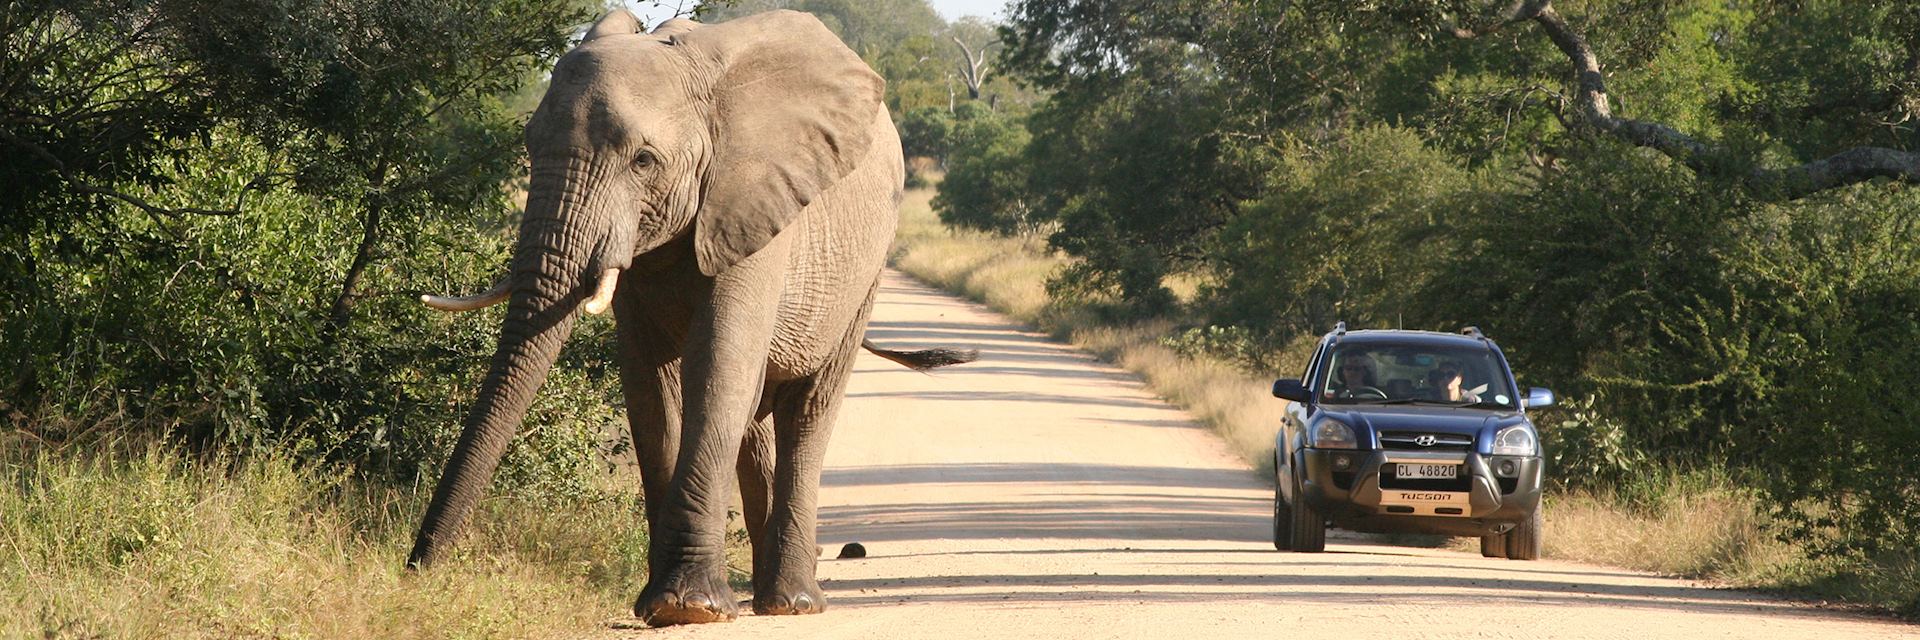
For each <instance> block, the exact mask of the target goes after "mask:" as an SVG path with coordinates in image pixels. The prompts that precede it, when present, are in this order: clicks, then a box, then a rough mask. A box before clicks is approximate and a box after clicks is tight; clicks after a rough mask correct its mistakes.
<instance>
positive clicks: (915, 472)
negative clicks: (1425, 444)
mask: <svg viewBox="0 0 1920 640" xmlns="http://www.w3.org/2000/svg"><path fill="white" fill-rule="evenodd" d="M868 336H869V337H871V338H873V340H874V341H875V342H878V343H880V344H881V345H882V346H885V347H888V348H892V349H917V348H926V347H934V346H947V347H958V348H977V349H979V350H980V353H981V357H980V360H979V362H976V363H973V364H968V365H964V366H960V367H954V368H950V369H945V370H940V371H938V372H936V373H933V374H921V373H916V372H913V371H909V370H906V369H904V368H901V367H898V366H896V365H893V364H892V363H888V362H885V361H883V360H880V359H879V358H877V357H874V356H872V355H870V354H866V353H864V352H863V353H862V354H861V355H860V357H861V360H860V362H859V365H858V369H857V372H856V373H855V375H854V379H853V382H852V385H851V388H850V389H849V390H848V393H847V396H848V400H847V403H846V405H845V406H844V408H843V409H842V411H841V414H840V419H839V422H838V425H837V426H836V427H835V433H834V434H833V443H832V445H831V447H830V448H829V453H828V457H827V468H826V471H825V475H824V477H823V479H822V486H823V488H822V492H821V513H820V544H821V546H822V547H823V548H824V549H825V553H823V554H822V556H821V560H820V565H819V566H820V568H819V575H820V579H821V583H822V587H823V588H824V589H825V590H826V593H827V598H828V605H829V609H828V611H827V612H826V613H824V614H821V615H814V616H797V617H755V616H753V615H751V613H745V614H743V615H742V616H741V618H740V619H739V620H738V621H735V622H733V623H728V624H713V625H703V626H693V627H674V628H667V629H644V630H631V631H623V632H619V633H618V634H617V635H618V636H619V637H624V638H656V637H657V638H682V637H686V638H706V637H714V638H719V637H724V638H849V639H852V638H859V639H866V638H1176V639H1180V640H1195V639H1199V638H1258V637H1276V634H1279V635H1281V636H1284V637H1290V638H1317V637H1320V638H1331V637H1339V638H1393V639H1395V640H1411V639H1416V638H1687V639H1690V640H1692V639H1699V638H1825V637H1844V638H1849V639H1850V640H1858V639H1862V638H1916V637H1920V627H1913V626H1908V625H1902V624H1898V623H1894V622H1889V621H1884V620H1878V619H1873V618H1864V617H1859V616H1852V615H1847V614H1844V613H1839V612H1834V611H1829V610H1823V609H1818V608H1814V607H1809V606H1806V605H1803V604H1798V603H1793V602H1788V601H1784V600H1778V599H1773V598H1769V597H1766V596H1761V595H1755V594H1750V593H1743V592H1736V591H1726V590H1716V589H1711V588H1706V587H1703V586H1699V585H1696V584H1693V583H1689V582H1686V581H1681V580H1673V579H1666V578H1659V577H1654V576H1650V575H1645V574H1640V573H1635V572H1632V571H1626V570H1621V569H1612V568H1606V567H1597V566H1588V565H1579V564H1571V563H1565V562H1554V561H1538V562H1516V561H1509V560H1496V559H1486V558H1481V557H1479V556H1478V555H1472V554H1464V553H1458V552H1452V551H1445V550H1437V549H1425V548H1414V547H1400V546H1389V545H1381V544H1376V543H1372V542H1369V541H1367V540H1366V539H1364V538H1360V537H1349V536H1343V535H1341V534H1340V533H1338V532H1334V534H1333V535H1332V536H1331V538H1330V540H1329V544H1328V545H1327V552H1326V553H1321V554H1296V553H1282V552H1278V551H1274V549H1273V546H1272V543H1271V540H1270V535H1271V518H1272V496H1273V490H1272V485H1271V483H1270V482H1269V481H1265V480H1263V479H1262V478H1260V477H1258V476H1257V475H1255V474H1254V473H1253V472H1252V471H1250V470H1249V469H1248V467H1247V466H1246V465H1245V464H1244V463H1242V462H1241V461H1240V460H1239V459H1238V458H1236V457H1235V456H1233V455H1232V454H1231V453H1229V452H1228V451H1227V449H1226V447H1225V445H1224V444H1222V443H1221V442H1220V441H1219V439H1218V438H1216V437H1215V436H1213V435H1212V434H1211V433H1210V432H1208V431H1207V430H1206V429H1205V428H1204V427H1202V426H1200V425H1198V424H1196V423H1194V422H1193V421H1192V420H1191V418H1189V417H1188V416H1187V415H1186V414H1184V413H1182V412H1180V411H1178V410H1176V409H1173V408H1172V407H1170V406H1168V405H1167V404H1165V403H1164V402H1162V401H1160V400H1159V399H1158V398H1156V397H1155V396H1154V395H1153V394H1151V393H1150V392H1149V391H1147V390H1146V389H1145V388H1144V387H1143V385H1142V384H1141V383H1140V381H1139V380H1138V379H1137V378H1135V377H1133V376H1131V375H1129V374H1127V373H1125V372H1123V371H1120V370H1118V369H1116V368H1114V367H1110V366H1107V365H1103V364H1100V363H1098V362H1096V361H1094V360H1093V359H1092V358H1091V357H1089V356H1087V355H1084V354H1082V353H1080V352H1077V351H1075V350H1073V349H1072V348H1070V347H1066V346H1062V345H1059V344H1056V343H1053V342H1050V341H1048V340H1047V339H1046V338H1045V337H1044V336H1042V335H1039V334H1035V333H1032V332H1030V331H1027V330H1024V329H1022V328H1020V327H1019V326H1018V325H1017V324H1015V323H1013V322H1011V321H1009V320H1007V319H1006V318H1004V317H1001V316H999V315H996V314H993V313H992V312H990V311H987V310H985V309H983V308H981V307H979V306H977V305H973V304H971V303H968V302H965V301H962V300H959V299H957V298H954V297H952V296H948V295H946V294H943V293H939V292H937V291H935V290H932V289H929V288H927V287H925V286H923V285H921V284H918V283H916V282H914V281H912V280H910V279H908V278H907V277H905V276H903V275H901V274H898V273H895V272H892V271H889V272H888V273H887V274H886V276H885V280H884V281H883V282H882V285H881V291H880V296H879V301H878V303H877V306H876V308H875V310H874V316H873V320H872V323H871V325H870V328H869V331H868ZM1547 535H1549V536H1551V535H1552V531H1551V530H1549V531H1548V532H1547ZM853 541H858V542H860V543H862V544H863V545H865V546H866V548H867V552H868V554H869V555H868V557H866V558H864V559H857V560H839V559H835V558H834V556H835V554H836V553H837V552H838V550H839V549H840V546H841V545H842V544H843V543H846V542H853ZM638 587H639V585H635V588H636V589H637V588H638ZM740 597H741V598H742V599H745V598H747V597H749V596H748V595H747V594H741V595H740ZM743 608H744V607H743ZM620 626H625V625H620Z"/></svg>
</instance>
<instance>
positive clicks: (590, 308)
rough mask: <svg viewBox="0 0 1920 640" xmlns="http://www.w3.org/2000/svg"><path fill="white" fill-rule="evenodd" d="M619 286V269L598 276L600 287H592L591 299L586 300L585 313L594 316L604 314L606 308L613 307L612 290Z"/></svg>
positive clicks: (609, 270)
mask: <svg viewBox="0 0 1920 640" xmlns="http://www.w3.org/2000/svg"><path fill="white" fill-rule="evenodd" d="M619 284H620V270H619V269H608V270H607V272H606V273H602V274H600V285H599V286H597V287H594V289H593V297H591V298H588V299H587V305H586V310H587V313H591V314H593V315H596V316H597V315H600V314H602V313H606V312H607V307H611V306H613V289H614V287H615V286H618V285H619Z"/></svg>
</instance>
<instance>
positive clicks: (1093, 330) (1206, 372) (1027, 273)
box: [894, 190, 1920, 619]
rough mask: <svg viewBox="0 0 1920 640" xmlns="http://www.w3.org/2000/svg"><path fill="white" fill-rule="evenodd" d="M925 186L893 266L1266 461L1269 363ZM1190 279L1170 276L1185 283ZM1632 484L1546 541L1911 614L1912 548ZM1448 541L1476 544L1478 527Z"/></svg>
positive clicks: (1585, 495)
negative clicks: (1811, 551)
mask: <svg viewBox="0 0 1920 640" xmlns="http://www.w3.org/2000/svg"><path fill="white" fill-rule="evenodd" d="M931 198H932V191H931V190H914V191H912V192H909V195H908V198H907V201H906V203H905V204H904V205H903V207H902V211H901V227H900V229H901V231H900V237H899V241H898V243H897V245H896V250H895V260H894V266H895V267H897V268H899V269H901V270H903V271H905V272H907V273H909V274H912V275H913V276H914V277H916V278H919V279H921V280H923V281H925V282H928V283H930V284H933V285H935V286H938V287H941V288H943V289H946V290H948V291H952V292H955V293H958V294H961V295H964V296H966V297H967V298H970V299H972V300H975V301H979V302H983V303H985V304H987V305H988V306H990V307H992V308H994V309H995V310H997V311H1000V312H1001V313H1005V314H1007V315H1009V316H1011V317H1013V318H1014V319H1016V320H1019V321H1021V322H1025V323H1027V324H1030V325H1033V326H1035V327H1038V328H1040V329H1042V330H1045V331H1047V332H1049V333H1052V334H1054V335H1056V336H1060V337H1063V338H1066V339H1068V340H1069V341H1071V342H1072V343H1073V344H1074V345H1076V346H1079V347H1081V348H1083V349H1086V350H1088V351H1090V352H1092V353H1094V354H1095V355H1097V356H1099V357H1100V358H1101V359H1103V360H1106V361H1108V362H1112V363H1115V364H1118V365H1119V366H1121V367H1123V368H1125V369H1127V370H1128V371H1131V372H1133V373H1135V374H1137V375H1139V376H1141V377H1142V378H1144V379H1145V380H1146V382H1147V384H1148V386H1149V387H1150V388H1152V389H1154V390H1155V391H1156V392H1157V393H1159V394H1160V395H1161V396H1162V397H1164V398H1166V399H1167V400H1168V401H1169V402H1171V403H1173V404H1174V405H1176V406H1179V407H1181V408H1183V409H1185V410H1187V411H1188V412H1190V413H1192V414H1193V415H1194V416H1196V417H1197V418H1199V419H1200V420H1201V421H1203V422H1204V423H1206V424H1207V425H1209V426H1210V427H1212V428H1213V430H1214V431H1216V432H1217V433H1219V434H1220V435H1221V437H1223V438H1224V439H1226V441H1227V442H1228V443H1229V444H1230V445H1231V446H1232V448H1233V449H1234V450H1235V451H1236V452H1238V453H1239V454H1240V455H1241V456H1243V457H1244V458H1245V459H1246V460H1248V462H1249V463H1251V464H1253V465H1254V466H1255V467H1256V468H1257V469H1259V470H1260V471H1261V472H1262V473H1268V472H1270V471H1271V469H1272V464H1273V462H1272V456H1273V437H1274V434H1275V433H1276V431H1278V429H1279V427H1280V420H1281V412H1282V410H1283V406H1282V404H1281V403H1280V402H1278V401H1275V400H1274V399H1273V398H1272V397H1271V396H1270V395H1269V392H1268V389H1269V384H1270V382H1271V379H1272V378H1271V377H1268V376H1264V375H1257V374H1255V373H1249V372H1247V371H1244V370H1241V369H1239V368H1237V367H1235V366H1233V365H1231V364H1228V363H1225V362H1221V361H1215V360H1210V359H1206V358H1195V357H1190V356H1187V355H1183V354H1181V353H1179V352H1176V351H1175V350H1173V349H1171V348H1168V347H1167V346H1165V345H1164V344H1163V343H1162V342H1161V340H1160V338H1161V337H1162V336H1166V335H1168V334H1169V333H1170V329H1171V328H1172V327H1171V323H1167V322H1146V323H1139V324H1132V325H1126V326H1114V325H1111V324H1106V323H1102V322H1100V321H1099V320H1098V319H1097V317H1096V315H1095V314H1091V313H1087V312H1086V310H1085V309H1075V308H1069V307H1063V305H1060V304H1055V303H1054V302H1053V301H1051V300H1049V299H1048V297H1047V293H1046V286H1045V284H1046V279H1047V278H1048V277H1049V276H1050V275H1051V274H1053V273H1054V272H1055V271H1056V270H1057V269H1059V268H1060V267H1061V266H1062V265H1065V264H1067V263H1068V258H1065V257H1062V256H1058V255H1050V254H1048V253H1047V252H1046V251H1045V249H1044V243H1042V242H1039V241H1037V240H1023V239H1012V238H1003V237H998V236H993V235H990V234H983V233H977V232H968V231H958V230H951V229H948V228H946V227H944V226H942V225H941V224H940V222H939V220H938V218H937V217H936V216H935V215H934V213H933V211H932V210H931V209H930V207H929V206H928V201H929V200H930V199H931ZM1196 284H1197V283H1195V282H1193V281H1190V280H1183V281H1179V282H1173V283H1170V286H1172V287H1173V288H1174V289H1175V290H1176V291H1178V292H1181V293H1183V294H1184V295H1183V296H1182V299H1187V298H1189V297H1190V296H1191V292H1192V291H1193V290H1195V289H1197V286H1196ZM1656 475H1657V476H1658V477H1653V478H1647V479H1644V480H1643V481H1642V485H1637V490H1636V491H1634V492H1631V493H1633V494H1634V497H1631V498H1629V497H1625V496H1624V495H1623V494H1619V493H1615V492H1555V493H1551V494H1549V496H1548V499H1547V512H1546V517H1547V525H1546V526H1547V531H1548V533H1547V546H1546V550H1545V551H1546V555H1547V556H1548V557H1552V558H1559V559H1566V560H1574V561H1580V562H1589V563H1595V564H1602V565H1611V566H1618V567H1625V568H1631V569H1638V570H1642V571H1649V572H1654V573H1659V574H1664V575H1672V576H1682V577H1689V578H1696V579H1704V580H1711V581H1714V582H1718V583H1721V584H1726V585H1729V586H1736V587H1742V588H1751V589H1762V590H1770V591H1779V592H1785V593H1788V594H1793V595H1798V596H1803V597H1816V598H1828V599H1834V600H1838V601H1843V602H1852V603H1861V604H1865V605H1867V606H1869V607H1871V608H1877V609H1892V610H1896V611H1899V612H1900V613H1901V614H1902V615H1904V616H1907V617H1909V618H1915V619H1920V595H1916V594H1915V592H1914V588H1913V585H1916V584H1920V552H1915V551H1906V552H1900V553H1891V554H1883V555H1882V556H1880V557H1877V558H1873V559H1872V560H1871V561H1861V560H1852V561H1843V560H1832V559H1827V560H1817V559H1808V558H1806V557H1804V555H1803V554H1802V553H1801V552H1800V549H1799V548H1798V545H1796V544H1793V543H1792V542H1791V541H1783V540H1781V539H1780V537H1779V535H1778V532H1779V528H1778V527H1776V526H1775V525H1774V524H1773V523H1772V522H1771V520H1770V519H1768V518H1767V517H1766V516H1765V515H1764V514H1763V513H1762V509H1761V504H1760V501H1759V499H1758V498H1757V497H1755V496H1754V495H1753V494H1752V493H1751V492H1750V491H1747V490H1745V489H1742V488H1740V487H1739V486H1737V484H1736V483H1734V482H1733V481H1731V480H1729V479H1727V478H1725V477H1724V476H1721V475H1717V474H1711V473H1697V472H1694V473H1689V472H1680V471H1663V472H1658V473H1656ZM1453 545H1455V546H1456V547H1457V548H1459V549H1461V550H1464V551H1470V552H1476V553H1477V552H1478V549H1479V548H1478V546H1477V541H1475V540H1468V539H1458V540H1455V541H1454V542H1453Z"/></svg>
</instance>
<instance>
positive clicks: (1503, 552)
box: [1480, 533, 1507, 558]
mask: <svg viewBox="0 0 1920 640" xmlns="http://www.w3.org/2000/svg"><path fill="white" fill-rule="evenodd" d="M1480 555H1483V556H1486V557H1489V558H1505V557H1507V534H1504V533H1495V534H1492V535H1484V536H1480Z"/></svg>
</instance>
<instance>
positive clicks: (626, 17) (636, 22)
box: [580, 8, 640, 42]
mask: <svg viewBox="0 0 1920 640" xmlns="http://www.w3.org/2000/svg"><path fill="white" fill-rule="evenodd" d="M639 32H640V18H638V17H635V16H634V15H633V12H632V11H628V10H626V9H625V8H621V9H614V10H612V11H608V12H607V15H605V16H601V17H600V21H599V22H595V23H593V28H592V29H588V30H587V36H586V37H585V38H582V39H581V40H580V41H581V42H588V41H591V40H593V39H595V38H601V37H605V36H630V35H633V34H636V33H639Z"/></svg>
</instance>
